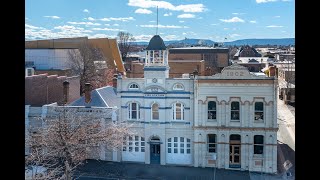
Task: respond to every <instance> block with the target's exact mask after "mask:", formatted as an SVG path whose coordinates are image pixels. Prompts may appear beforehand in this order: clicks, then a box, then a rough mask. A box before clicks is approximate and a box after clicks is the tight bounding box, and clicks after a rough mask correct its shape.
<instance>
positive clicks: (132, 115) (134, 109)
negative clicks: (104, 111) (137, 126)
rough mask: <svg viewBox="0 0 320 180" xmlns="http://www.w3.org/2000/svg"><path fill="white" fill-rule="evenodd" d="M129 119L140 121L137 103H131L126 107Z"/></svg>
mask: <svg viewBox="0 0 320 180" xmlns="http://www.w3.org/2000/svg"><path fill="white" fill-rule="evenodd" d="M128 112H129V119H140V106H139V104H138V103H135V102H131V103H129V105H128Z"/></svg>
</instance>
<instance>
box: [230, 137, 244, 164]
mask: <svg viewBox="0 0 320 180" xmlns="http://www.w3.org/2000/svg"><path fill="white" fill-rule="evenodd" d="M229 142H230V146H229V148H230V149H229V151H230V159H229V160H230V163H229V167H230V168H241V164H240V163H241V136H240V135H238V134H231V135H230V141H229Z"/></svg>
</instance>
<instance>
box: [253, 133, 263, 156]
mask: <svg viewBox="0 0 320 180" xmlns="http://www.w3.org/2000/svg"><path fill="white" fill-rule="evenodd" d="M254 154H263V136H261V135H255V136H254Z"/></svg>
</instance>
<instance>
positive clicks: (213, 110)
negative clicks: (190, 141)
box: [208, 101, 217, 120]
mask: <svg viewBox="0 0 320 180" xmlns="http://www.w3.org/2000/svg"><path fill="white" fill-rule="evenodd" d="M208 119H211V120H216V119H217V107H216V102H215V101H209V102H208Z"/></svg>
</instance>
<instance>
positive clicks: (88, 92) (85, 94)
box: [84, 83, 91, 103]
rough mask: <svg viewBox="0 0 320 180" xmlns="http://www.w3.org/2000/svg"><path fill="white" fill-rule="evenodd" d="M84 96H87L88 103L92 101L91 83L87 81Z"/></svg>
mask: <svg viewBox="0 0 320 180" xmlns="http://www.w3.org/2000/svg"><path fill="white" fill-rule="evenodd" d="M84 98H85V102H86V103H89V102H90V101H91V85H90V83H86V84H85V86H84Z"/></svg>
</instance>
